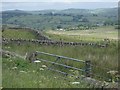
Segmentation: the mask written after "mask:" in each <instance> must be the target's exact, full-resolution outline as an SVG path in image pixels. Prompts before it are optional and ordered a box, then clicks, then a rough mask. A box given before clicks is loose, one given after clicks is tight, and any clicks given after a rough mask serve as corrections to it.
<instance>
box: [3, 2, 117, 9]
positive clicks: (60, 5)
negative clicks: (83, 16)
mask: <svg viewBox="0 0 120 90" xmlns="http://www.w3.org/2000/svg"><path fill="white" fill-rule="evenodd" d="M31 6H32V7H31ZM117 7H118V3H117V2H73V3H64V2H39V3H36V2H33V3H31V2H3V3H2V11H7V10H22V11H40V10H65V9H104V8H117Z"/></svg>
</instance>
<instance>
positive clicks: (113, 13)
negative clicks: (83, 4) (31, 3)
mask: <svg viewBox="0 0 120 90" xmlns="http://www.w3.org/2000/svg"><path fill="white" fill-rule="evenodd" d="M1 14H2V21H3V24H12V25H19V26H22V27H30V28H34V29H39V30H47V29H52V30H55V29H60V28H64V29H71V28H81V27H84V28H94V27H97V26H104V25H105V26H106V25H115V24H117V17H118V14H117V8H106V9H94V10H89V9H65V10H41V11H21V10H11V11H10V10H9V11H3V12H2V13H1Z"/></svg>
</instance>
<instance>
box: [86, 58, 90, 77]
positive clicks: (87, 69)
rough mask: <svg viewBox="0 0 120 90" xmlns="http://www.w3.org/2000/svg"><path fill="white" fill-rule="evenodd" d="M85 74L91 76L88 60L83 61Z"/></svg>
mask: <svg viewBox="0 0 120 90" xmlns="http://www.w3.org/2000/svg"><path fill="white" fill-rule="evenodd" d="M85 76H86V77H90V76H91V62H90V60H86V61H85Z"/></svg>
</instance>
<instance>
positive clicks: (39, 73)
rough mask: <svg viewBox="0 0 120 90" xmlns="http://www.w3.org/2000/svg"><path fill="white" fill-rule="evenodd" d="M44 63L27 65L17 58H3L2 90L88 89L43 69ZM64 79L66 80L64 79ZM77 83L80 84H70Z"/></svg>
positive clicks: (84, 85) (81, 84) (83, 84)
mask: <svg viewBox="0 0 120 90" xmlns="http://www.w3.org/2000/svg"><path fill="white" fill-rule="evenodd" d="M42 65H45V64H44V63H29V62H28V61H25V60H23V59H21V58H18V57H12V58H5V57H4V58H3V65H2V69H3V72H2V73H3V75H2V76H3V77H2V79H3V80H2V84H3V88H59V87H60V88H84V87H86V88H90V87H92V86H90V85H88V84H86V83H84V82H82V81H80V80H76V79H74V80H73V79H71V78H69V77H64V78H63V76H62V75H61V74H59V73H55V72H51V71H49V70H47V69H46V68H43V67H42ZM65 78H66V79H65ZM75 81H77V82H78V81H79V82H80V84H72V82H75Z"/></svg>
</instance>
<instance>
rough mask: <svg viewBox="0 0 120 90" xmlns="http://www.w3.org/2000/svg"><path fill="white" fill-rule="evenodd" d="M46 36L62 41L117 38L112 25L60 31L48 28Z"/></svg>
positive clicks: (116, 31)
mask: <svg viewBox="0 0 120 90" xmlns="http://www.w3.org/2000/svg"><path fill="white" fill-rule="evenodd" d="M44 33H45V34H46V35H47V36H49V37H50V38H52V39H55V40H60V39H61V40H64V41H73V42H75V41H76V42H79V41H88V42H90V41H94V42H96V41H102V40H103V39H105V38H107V39H110V40H117V39H118V30H117V29H115V28H114V27H112V26H109V27H100V28H97V29H94V30H93V29H91V30H73V31H60V30H56V31H55V30H54V31H53V30H48V31H45V32H44Z"/></svg>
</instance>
